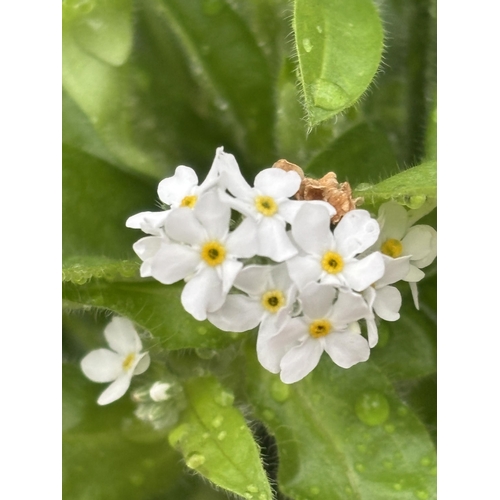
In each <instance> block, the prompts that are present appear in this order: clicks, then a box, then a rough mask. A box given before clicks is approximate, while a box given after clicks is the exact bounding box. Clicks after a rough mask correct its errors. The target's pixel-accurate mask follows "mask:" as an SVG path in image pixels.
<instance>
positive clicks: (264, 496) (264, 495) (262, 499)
mask: <svg viewBox="0 0 500 500" xmlns="http://www.w3.org/2000/svg"><path fill="white" fill-rule="evenodd" d="M259 500H267V495H266V494H265V493H261V494H260V495H259Z"/></svg>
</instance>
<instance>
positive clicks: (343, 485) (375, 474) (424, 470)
mask: <svg viewBox="0 0 500 500" xmlns="http://www.w3.org/2000/svg"><path fill="white" fill-rule="evenodd" d="M247 360H248V375H247V384H248V391H249V397H250V399H251V401H252V403H253V405H254V409H255V412H256V415H257V417H258V418H260V419H261V420H263V421H264V422H265V424H266V425H267V427H268V429H269V430H270V432H271V433H272V434H274V436H275V438H276V441H277V446H278V455H279V465H278V485H279V488H280V490H281V491H282V492H283V493H284V494H285V495H287V496H289V497H291V498H294V499H299V500H305V499H308V500H309V499H314V498H328V500H346V499H351V498H352V499H357V500H364V499H366V500H378V499H380V500H390V499H394V500H406V499H407V500H410V499H412V500H413V499H415V498H417V499H419V498H420V499H433V498H436V484H435V481H436V478H435V474H436V471H435V465H436V456H435V449H434V446H433V444H432V441H431V439H430V437H429V435H428V433H427V431H426V429H425V427H424V426H423V425H422V424H421V422H420V421H419V420H418V419H417V418H416V417H415V415H414V414H413V412H412V410H411V409H410V408H409V407H408V406H406V405H405V404H404V403H403V402H402V401H401V400H400V399H399V397H398V396H397V395H396V394H395V391H394V389H393V387H392V385H391V384H390V382H389V380H388V379H386V378H385V377H384V375H383V374H382V373H381V372H380V370H379V369H378V368H377V367H376V365H375V363H371V362H370V361H367V362H365V363H361V364H358V365H356V366H354V367H352V368H350V369H348V370H344V369H342V368H339V367H337V366H336V365H334V364H333V363H332V361H331V360H330V359H329V358H328V357H327V356H326V355H324V356H323V358H322V360H321V362H320V364H319V365H318V366H317V367H316V369H315V370H314V371H313V373H312V374H311V375H309V376H308V377H306V378H305V379H304V380H302V381H300V382H298V383H296V384H293V385H285V384H283V383H282V382H281V381H280V380H279V378H278V376H277V375H273V374H271V373H269V372H267V371H266V370H264V369H263V368H262V367H261V366H260V365H259V364H258V362H257V360H256V357H255V350H254V348H253V347H251V348H250V349H249V351H248V356H247Z"/></svg>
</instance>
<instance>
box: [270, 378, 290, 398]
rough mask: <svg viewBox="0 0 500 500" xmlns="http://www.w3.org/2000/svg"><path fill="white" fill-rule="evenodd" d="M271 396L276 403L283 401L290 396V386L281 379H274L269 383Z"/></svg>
mask: <svg viewBox="0 0 500 500" xmlns="http://www.w3.org/2000/svg"><path fill="white" fill-rule="evenodd" d="M271 396H272V397H273V399H274V400H275V401H277V402H278V403H283V402H285V401H286V400H287V399H288V398H289V397H290V386H289V385H288V384H284V383H283V382H281V380H274V381H273V383H272V384H271Z"/></svg>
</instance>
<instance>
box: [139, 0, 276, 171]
mask: <svg viewBox="0 0 500 500" xmlns="http://www.w3.org/2000/svg"><path fill="white" fill-rule="evenodd" d="M147 4H148V5H151V7H154V9H155V13H156V15H157V16H159V19H160V20H161V21H162V22H163V23H164V25H165V27H166V28H167V29H169V30H171V31H172V32H173V33H174V34H175V36H176V37H177V40H178V42H179V44H180V46H181V49H182V51H183V55H184V57H185V58H186V59H187V60H188V62H189V64H190V67H191V69H192V72H193V74H194V77H195V80H196V82H197V84H198V85H199V89H198V92H199V91H200V90H201V91H202V92H203V93H204V95H205V97H206V99H208V100H210V101H212V102H214V103H215V105H216V111H215V115H214V118H215V119H216V120H218V121H220V122H224V123H225V128H226V130H227V132H228V133H230V134H231V135H233V137H234V138H235V142H236V144H237V145H238V147H239V148H240V150H242V151H243V152H244V153H245V155H251V156H252V158H253V161H254V162H256V163H257V164H266V163H270V162H272V159H273V158H272V112H273V101H272V97H273V94H272V78H271V74H270V71H269V67H268V63H267V61H266V59H265V57H264V54H263V52H262V50H261V49H260V48H259V46H258V45H257V42H256V40H255V38H254V36H253V35H252V33H251V32H250V30H249V28H248V26H247V25H246V24H245V23H244V22H243V20H242V19H241V18H240V17H239V16H238V14H237V13H236V12H235V11H234V10H233V9H232V8H231V7H230V5H229V2H228V1H225V0H204V1H200V2H185V1H184V0H169V1H166V0H149V1H148V2H147Z"/></svg>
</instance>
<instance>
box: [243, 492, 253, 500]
mask: <svg viewBox="0 0 500 500" xmlns="http://www.w3.org/2000/svg"><path fill="white" fill-rule="evenodd" d="M243 496H244V497H245V498H246V499H248V500H252V498H253V495H252V494H251V493H245V494H244V495H243Z"/></svg>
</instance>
